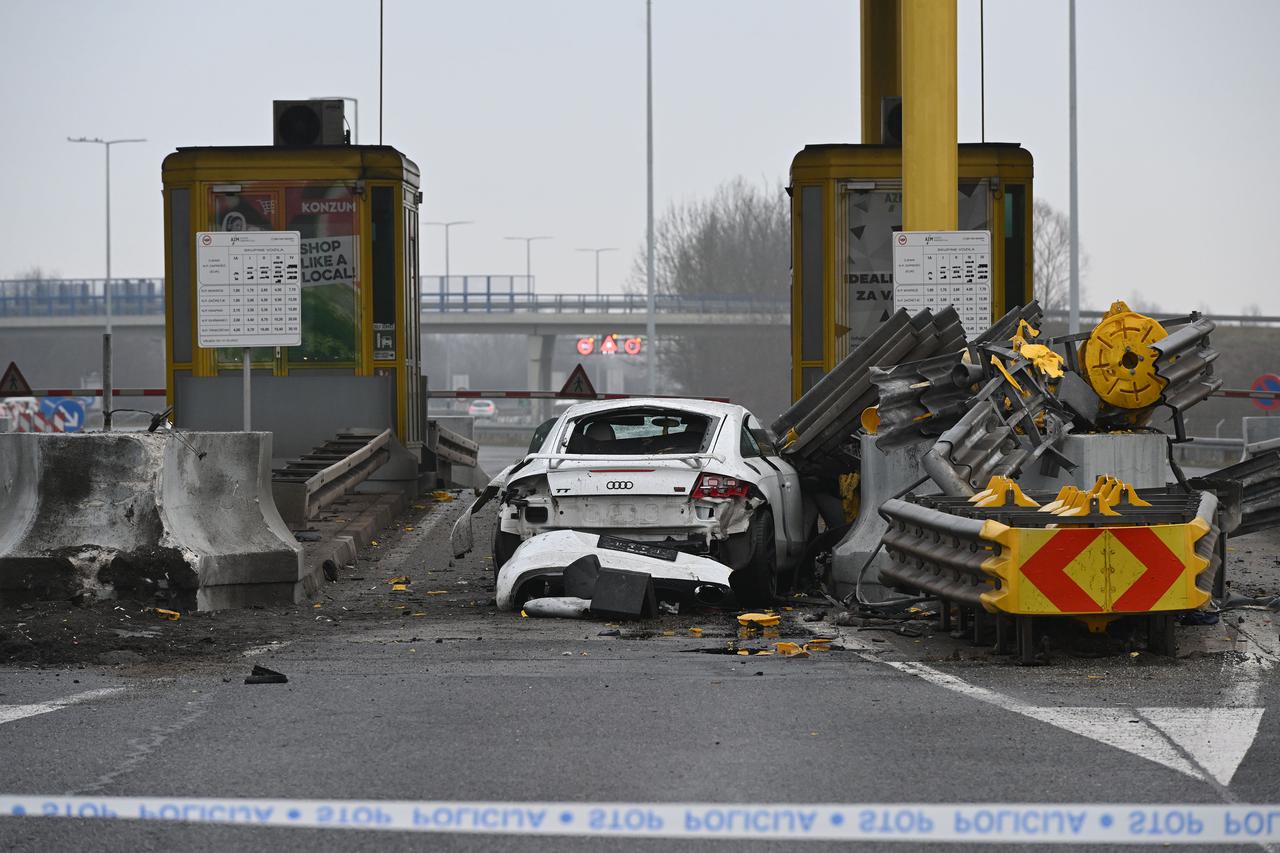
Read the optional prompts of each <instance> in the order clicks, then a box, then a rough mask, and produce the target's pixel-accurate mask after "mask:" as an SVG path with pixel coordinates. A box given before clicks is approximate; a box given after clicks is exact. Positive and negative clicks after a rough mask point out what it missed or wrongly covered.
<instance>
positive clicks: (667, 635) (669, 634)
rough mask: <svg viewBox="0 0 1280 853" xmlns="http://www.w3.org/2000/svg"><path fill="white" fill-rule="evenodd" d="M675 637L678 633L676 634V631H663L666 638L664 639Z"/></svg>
mask: <svg viewBox="0 0 1280 853" xmlns="http://www.w3.org/2000/svg"><path fill="white" fill-rule="evenodd" d="M675 635H676V632H675V631H663V632H662V636H664V637H674V636H675Z"/></svg>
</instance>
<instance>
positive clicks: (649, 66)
mask: <svg viewBox="0 0 1280 853" xmlns="http://www.w3.org/2000/svg"><path fill="white" fill-rule="evenodd" d="M644 85H645V141H646V145H645V160H646V162H647V164H648V174H647V176H646V177H647V189H648V234H649V237H648V244H649V245H648V250H649V263H648V269H647V274H646V275H645V280H646V290H645V293H646V306H645V307H646V309H647V312H648V316H647V317H646V322H645V331H646V332H647V333H648V335H647V337H648V338H649V340H647V341H646V342H645V349H646V350H647V353H648V357H647V358H646V359H645V361H646V362H648V367H649V393H650V394H656V393H658V353H657V343H658V342H657V337H658V332H657V320H656V318H655V316H654V284H653V0H644Z"/></svg>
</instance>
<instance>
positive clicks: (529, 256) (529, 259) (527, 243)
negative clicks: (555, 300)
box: [503, 234, 554, 291]
mask: <svg viewBox="0 0 1280 853" xmlns="http://www.w3.org/2000/svg"><path fill="white" fill-rule="evenodd" d="M503 239H504V240H523V241H524V278H525V283H526V284H528V286H529V290H530V291H532V290H533V252H532V250H531V249H530V247H531V246H532V245H533V241H534V240H551V239H554V238H552V237H548V236H546V235H545V234H544V235H541V236H538V237H504V238H503Z"/></svg>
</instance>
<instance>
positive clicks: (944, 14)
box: [900, 0, 959, 231]
mask: <svg viewBox="0 0 1280 853" xmlns="http://www.w3.org/2000/svg"><path fill="white" fill-rule="evenodd" d="M901 3H902V5H901V10H900V15H901V27H902V203H903V212H902V227H903V228H904V229H905V230H907V231H954V230H955V229H956V192H957V186H958V182H959V177H958V175H957V163H956V154H957V146H956V141H957V140H956V133H957V131H956V0H901Z"/></svg>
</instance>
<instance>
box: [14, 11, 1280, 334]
mask: <svg viewBox="0 0 1280 853" xmlns="http://www.w3.org/2000/svg"><path fill="white" fill-rule="evenodd" d="M959 9H960V28H959V40H960V45H959V57H960V78H959V84H960V103H959V109H960V138H961V141H976V140H977V139H978V137H979V114H980V113H979V106H980V102H979V74H978V67H979V64H978V60H979V53H978V35H979V27H978V2H977V0H960V4H959ZM377 10H378V5H377V0H345V2H330V0H272V2H245V1H244V0H222V2H219V3H209V2H193V0H164V2H161V0H150V2H147V1H146V0H134V2H114V1H113V2H87V0H80V2H69V1H68V2H62V1H60V0H32V2H24V0H2V1H0V79H3V81H4V83H3V103H2V105H3V118H4V120H3V122H2V124H3V127H4V129H5V132H4V133H2V134H0V162H3V163H4V164H5V168H4V176H5V181H4V186H5V190H6V196H7V198H6V200H5V204H3V205H0V234H3V235H4V236H3V238H2V241H3V242H2V243H0V246H2V248H3V261H2V262H0V276H8V275H13V274H16V273H19V272H20V271H23V270H26V269H28V268H30V267H32V266H40V267H42V268H44V269H45V270H46V271H51V272H56V273H58V274H60V275H62V276H68V277H70V276H101V275H102V273H103V208H102V201H103V199H102V196H103V192H102V174H103V167H102V150H101V148H100V147H97V146H92V147H91V146H87V145H71V144H69V143H67V142H66V141H65V140H66V137H67V136H82V135H85V136H102V137H132V136H141V137H146V138H147V140H148V141H147V142H146V143H144V144H141V145H132V146H121V147H118V148H116V149H115V150H114V153H113V156H112V167H113V171H112V174H113V182H112V189H113V208H112V209H113V226H114V237H113V259H114V260H113V272H114V274H115V275H117V276H158V275H161V274H162V271H163V270H162V267H163V257H164V248H163V223H162V207H161V196H160V161H161V160H162V159H163V157H164V156H165V155H166V154H167V153H168V152H170V151H172V150H173V149H174V148H176V147H178V146H187V145H232V144H265V143H269V142H270V141H271V101H272V99H274V98H304V97H312V96H320V95H335V94H336V95H352V96H355V97H358V98H359V99H360V136H361V141H362V142H365V143H373V142H377V140H378V11H377ZM1077 15H1078V27H1079V28H1078V43H1079V91H1080V107H1079V122H1080V219H1081V221H1080V229H1081V235H1082V240H1083V243H1084V245H1085V248H1086V249H1087V251H1088V253H1089V255H1090V257H1091V267H1090V274H1089V278H1088V280H1087V281H1086V283H1085V286H1086V290H1087V300H1088V302H1090V303H1092V304H1093V305H1095V306H1105V304H1106V303H1107V302H1109V301H1110V299H1112V298H1115V297H1128V296H1129V295H1131V294H1133V293H1141V294H1144V295H1145V296H1146V297H1147V298H1149V299H1152V300H1155V301H1157V302H1159V303H1160V304H1161V305H1162V306H1163V307H1164V308H1166V309H1168V310H1175V309H1176V310H1184V309H1190V308H1195V307H1201V306H1208V307H1211V308H1213V309H1214V310H1216V311H1219V312H1224V313H1226V312H1232V313H1234V312H1236V311H1239V310H1241V309H1242V308H1243V307H1244V306H1245V305H1247V304H1249V303H1258V304H1259V305H1261V307H1262V308H1263V309H1264V311H1266V312H1267V313H1271V314H1280V288H1277V287H1275V286H1274V284H1273V283H1272V278H1271V274H1272V269H1273V268H1272V267H1270V266H1269V265H1268V264H1269V262H1268V261H1266V260H1265V259H1266V257H1267V252H1269V251H1270V250H1271V248H1272V244H1274V242H1275V236H1274V228H1275V227H1276V224H1277V223H1276V221H1275V217H1274V211H1275V210H1276V203H1275V199H1276V198H1277V197H1280V172H1278V171H1277V167H1276V163H1275V154H1274V151H1275V149H1276V148H1277V142H1276V140H1277V139H1280V100H1278V99H1277V97H1276V94H1277V92H1280V58H1277V57H1278V56H1280V54H1278V53H1277V51H1276V48H1275V38H1276V36H1277V34H1278V33H1280V3H1275V2H1229V3H1205V2H1154V0H1148V2H1136V0H1134V1H1133V2H1103V0H1080V2H1079V3H1078V11H1077ZM857 52H858V4H857V2H856V0H803V1H802V0H656V2H655V3H654V68H655V71H654V102H655V106H654V112H655V127H656V131H655V145H656V156H655V160H656V170H657V172H656V174H657V177H656V196H657V200H658V207H659V210H660V211H661V210H662V209H663V208H665V207H666V206H667V205H668V204H670V203H671V202H673V201H678V200H681V199H691V198H696V197H699V196H704V195H706V194H708V193H710V192H711V191H712V190H713V189H714V188H715V187H716V186H717V185H718V184H720V183H722V182H724V181H726V180H729V179H731V178H733V177H735V176H738V175H744V176H746V177H748V178H749V179H753V180H759V181H767V182H775V183H784V182H785V179H786V174H787V169H788V166H789V164H790V161H791V158H792V156H793V155H794V154H795V153H796V152H797V151H798V150H799V149H800V148H802V147H803V146H804V145H805V144H806V143H817V142H856V141H857V140H858V133H859V128H858V118H857V117H858V97H859V86H858V57H857ZM385 75H386V77H385V81H386V82H385V100H384V107H383V109H384V117H383V140H384V141H385V142H386V143H387V144H390V145H395V146H396V147H398V148H400V149H401V150H403V151H404V152H405V153H407V154H408V155H409V156H410V157H412V158H413V159H414V160H415V161H417V163H418V164H419V166H420V167H421V168H422V172H423V183H424V187H423V189H424V192H425V201H424V203H423V211H422V212H423V219H473V220H475V221H476V224H474V225H470V226H465V227H461V228H456V229H454V231H453V238H452V245H451V249H452V261H451V266H452V271H453V272H454V273H455V274H457V273H464V272H465V273H476V274H481V273H520V272H523V270H524V245H523V243H515V242H508V241H505V240H503V237H505V236H508V235H520V234H548V235H553V236H554V237H555V239H554V240H552V241H549V242H545V243H539V244H535V245H534V260H533V266H534V273H535V275H537V277H538V288H539V290H540V291H543V292H556V291H561V292H565V291H583V290H588V289H590V288H591V287H592V275H593V272H592V271H593V267H592V260H591V256H590V255H588V254H582V253H577V252H575V251H574V250H575V249H577V248H580V247H589V246H617V247H619V248H620V249H622V251H621V252H619V253H617V254H615V255H605V256H604V258H603V259H602V279H603V282H604V287H605V289H608V290H617V289H618V288H619V287H620V285H621V281H622V279H623V277H624V276H625V274H626V272H627V270H628V269H629V267H630V262H631V258H632V256H633V255H634V253H635V252H636V251H637V249H638V248H639V247H640V245H641V242H642V240H643V236H644V216H645V192H644V190H645V188H644V153H645V152H644V3H643V2H642V0H543V2H514V0H468V2H453V3H444V2H419V0H386V68H385ZM986 92H987V103H986V116H987V138H988V139H989V140H999V141H1016V142H1021V143H1022V144H1023V145H1024V146H1026V147H1027V148H1029V149H1030V150H1031V152H1032V153H1033V154H1034V156H1035V160H1036V186H1035V192H1036V194H1037V196H1038V197H1039V198H1042V199H1046V200H1048V201H1049V202H1050V203H1052V204H1053V205H1055V206H1057V207H1059V208H1062V209H1064V210H1065V208H1066V206H1067V4H1066V0H1035V2H1028V0H987V3H986ZM424 248H425V250H426V251H425V252H424V258H423V272H424V273H428V274H431V273H439V272H441V271H442V268H443V240H442V234H441V233H440V231H439V229H436V230H435V231H434V232H431V233H427V234H426V235H425V240H424Z"/></svg>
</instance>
